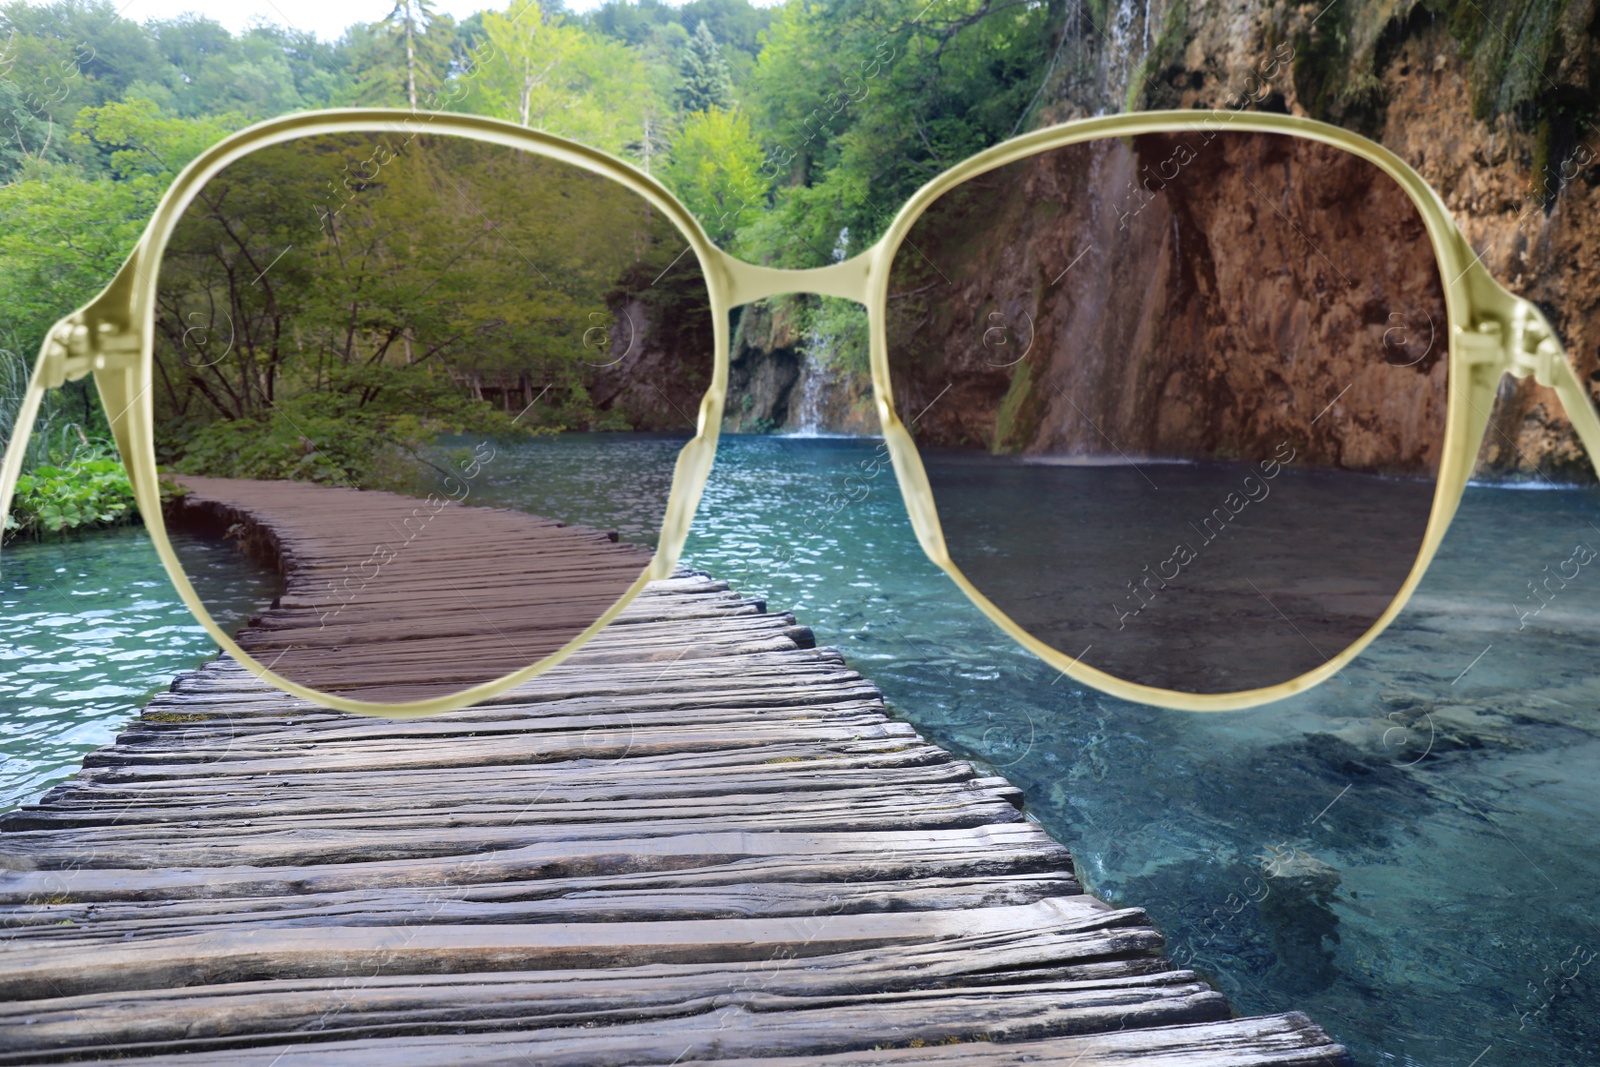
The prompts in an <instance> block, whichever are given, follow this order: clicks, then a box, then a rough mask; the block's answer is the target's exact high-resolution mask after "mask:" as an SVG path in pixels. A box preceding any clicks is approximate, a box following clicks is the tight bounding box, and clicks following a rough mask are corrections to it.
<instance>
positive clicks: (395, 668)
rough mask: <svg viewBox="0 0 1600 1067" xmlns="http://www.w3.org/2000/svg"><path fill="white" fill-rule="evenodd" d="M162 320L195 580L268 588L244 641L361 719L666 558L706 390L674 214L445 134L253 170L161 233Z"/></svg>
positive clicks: (159, 416)
mask: <svg viewBox="0 0 1600 1067" xmlns="http://www.w3.org/2000/svg"><path fill="white" fill-rule="evenodd" d="M158 302H159V307H158V310H157V314H156V347H157V360H156V375H155V393H154V396H155V409H156V425H157V452H158V457H159V459H160V460H161V461H162V462H163V463H166V464H168V465H169V466H170V468H171V469H172V470H173V471H175V472H177V476H176V478H175V482H176V484H177V485H179V486H181V487H182V488H184V489H186V490H187V491H188V492H187V496H183V497H180V498H178V499H176V500H174V501H173V502H172V503H170V504H169V505H168V507H167V523H168V526H169V528H170V529H172V530H173V531H174V532H175V534H176V537H175V544H176V546H177V547H178V550H179V552H180V555H181V556H182V557H183V558H184V560H185V565H186V566H187V567H194V568H200V567H213V568H214V567H219V566H224V567H225V566H237V565H238V562H239V561H238V559H237V558H236V556H235V555H234V554H230V553H219V548H221V547H225V546H226V545H227V543H229V542H231V546H232V547H233V548H237V549H239V550H242V551H243V553H244V555H245V556H246V557H248V558H249V559H250V560H252V561H253V562H254V563H255V564H256V565H260V566H266V567H269V568H272V569H275V570H277V571H279V572H280V573H281V586H282V590H283V592H282V595H281V596H280V597H279V598H278V599H277V600H276V601H274V602H273V603H272V604H271V605H266V604H263V605H262V609H263V610H262V611H261V613H260V614H259V616H257V617H256V618H254V619H251V620H249V622H248V625H247V626H246V627H245V628H244V629H243V630H242V631H241V632H240V634H239V640H240V643H241V645H242V646H243V647H244V648H245V649H246V650H247V651H249V652H250V653H251V654H252V655H254V656H255V657H256V658H257V659H259V660H260V661H261V662H262V663H264V664H266V665H267V666H269V667H270V668H271V669H273V670H274V671H276V672H277V673H279V674H281V675H282V676H284V677H286V678H288V679H290V680H291V681H294V682H298V683H300V684H303V685H307V686H310V687H312V688H315V689H318V690H320V691H324V692H331V693H337V694H341V695H346V696H349V697H353V698H356V699H362V700H369V701H377V702H394V701H409V700H418V699H425V698H429V697H437V696H443V695H448V694H450V693H453V692H457V691H459V690H461V689H464V688H468V687H470V686H473V685H477V684H480V683H482V682H487V681H490V680H492V679H495V678H498V677H501V676H503V675H505V674H507V673H509V672H511V671H515V670H518V669H521V668H523V667H526V666H528V665H530V664H532V663H534V662H536V661H537V660H539V659H541V658H542V657H544V656H545V655H547V654H549V653H550V652H552V651H554V650H556V649H558V648H559V647H561V646H562V645H563V644H565V643H566V642H567V641H568V640H570V639H571V638H572V637H573V636H575V635H576V634H577V633H579V632H580V631H582V630H583V629H584V628H585V627H587V626H589V625H590V624H592V623H593V622H594V620H595V619H597V618H598V617H599V616H600V615H601V614H602V613H603V612H604V611H605V610H606V609H607V608H608V607H610V606H611V604H612V603H614V602H615V601H616V599H617V597H618V596H619V595H621V594H622V593H623V592H624V591H625V590H626V589H627V588H628V586H629V585H630V584H631V583H632V582H633V581H635V580H636V579H637V578H638V576H639V575H640V573H641V572H642V570H643V568H644V566H645V565H646V563H647V562H648V560H649V558H650V556H651V552H652V551H653V549H654V547H655V543H656V539H657V537H658V535H659V532H660V528H661V523H662V519H663V516H664V513H665V509H666V502H667V497H668V493H669V490H670V488H671V483H672V470H673V464H674V463H675V461H676V458H677V453H678V451H679V450H680V449H681V447H682V446H683V443H684V442H685V441H686V440H688V439H689V437H690V436H691V435H692V434H693V432H694V421H693V416H694V413H695V412H696V410H697V409H698V407H699V404H700V399H701V396H702V395H703V393H704V392H705V389H706V388H707V386H708V384H709V382H710V379H711V371H712V358H713V357H712V353H713V347H712V346H713V341H712V326H711V319H710V312H709V301H708V296H707V291H706V287H705V283H704V279H703V275H702V274H701V272H700V269H699V264H698V261H697V259H696V257H695V256H694V255H693V254H692V253H691V252H690V251H689V245H688V242H687V240H686V239H685V238H684V237H683V236H682V234H681V233H680V232H679V231H678V230H677V229H676V228H675V227H674V226H673V224H672V223H671V222H670V221H669V220H668V219H666V218H664V217H663V216H662V214H661V212H660V211H659V210H654V209H652V208H651V206H650V205H649V204H648V203H647V202H646V201H645V200H644V199H643V198H641V197H639V196H638V195H636V194H634V193H632V192H630V191H629V190H628V189H626V188H625V187H623V186H621V185H618V184H616V183H615V182H612V181H610V180H608V179H605V178H602V177H599V176H597V175H594V174H591V173H589V172H587V171H584V170H582V169H580V168H577V167H574V166H571V165H569V164H565V163H562V162H559V161H556V160H552V159H548V158H545V157H542V156H538V155H534V154H531V153H527V152H521V151H517V150H514V149H511V148H506V147H501V146H497V145H491V144H486V143H482V142H478V141H475V140H470V139H466V138H459V137H451V136H441V135H434V134H427V133H422V134H414V133H411V132H409V131H404V130H399V129H397V130H394V131H375V132H371V133H361V134H348V135H337V136H334V135H323V136H311V137H305V138H302V139H299V140H294V141H290V142H288V143H284V144H280V145H277V146H274V147H271V148H267V149H263V150H261V151H257V152H254V153H252V154H250V155H249V156H248V157H246V158H244V159H241V160H239V161H238V162H237V163H235V164H233V165H231V166H230V167H228V168H227V169H226V170H225V171H223V172H222V173H221V174H219V175H218V176H217V177H215V178H214V179H212V180H211V181H210V182H208V183H207V184H206V186H205V187H204V188H203V189H202V190H200V192H199V194H198V195H197V196H196V197H195V198H194V200H193V202H192V203H191V204H190V205H189V206H188V208H187V210H186V212H185V214H184V215H183V217H182V219H181V221H180V222H179V223H178V224H177V226H176V228H175V230H174V231H173V233H172V236H171V238H170V240H169V241H168V244H167V247H166V250H165V254H164V256H163V258H162V261H161V274H160V281H159V295H158ZM219 610H220V609H219ZM219 621H223V620H221V619H220V618H219ZM224 625H227V623H226V622H224Z"/></svg>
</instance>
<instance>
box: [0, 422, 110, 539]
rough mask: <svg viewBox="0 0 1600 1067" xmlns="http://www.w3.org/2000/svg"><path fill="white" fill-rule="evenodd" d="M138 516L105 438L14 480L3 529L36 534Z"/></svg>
mask: <svg viewBox="0 0 1600 1067" xmlns="http://www.w3.org/2000/svg"><path fill="white" fill-rule="evenodd" d="M138 517H139V513H138V510H137V509H136V508H135V507H134V502H133V487H132V486H130V485H129V484H128V475H127V472H126V471H124V470H123V469H122V461H121V460H119V459H118V458H117V456H116V453H115V452H114V451H113V450H112V449H111V447H110V446H109V445H107V444H106V443H105V442H91V443H89V444H87V445H85V446H82V447H80V448H79V449H78V450H77V452H76V453H75V454H74V455H72V456H71V457H70V458H68V459H67V460H66V461H65V462H63V463H62V464H61V465H59V466H57V465H55V464H49V463H46V464H41V465H40V466H37V467H35V468H34V469H33V470H32V471H31V472H30V473H28V474H24V475H23V476H22V477H21V478H19V479H18V480H17V492H16V496H15V497H14V498H13V500H12V503H11V513H10V514H9V515H8V516H6V532H7V533H8V534H11V533H15V534H19V535H21V536H24V537H35V538H37V537H45V536H48V535H51V534H59V533H64V532H67V531H70V530H81V529H91V528H94V527H100V526H118V525H122V524H125V523H130V522H135V521H137V520H138Z"/></svg>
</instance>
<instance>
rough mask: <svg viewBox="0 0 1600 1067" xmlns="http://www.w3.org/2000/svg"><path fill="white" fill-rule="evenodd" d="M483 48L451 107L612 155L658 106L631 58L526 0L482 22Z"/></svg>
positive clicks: (607, 40)
mask: <svg viewBox="0 0 1600 1067" xmlns="http://www.w3.org/2000/svg"><path fill="white" fill-rule="evenodd" d="M482 26H483V34H484V47H482V48H481V49H480V52H479V55H480V57H481V58H480V61H479V62H478V63H477V64H476V65H475V67H474V70H473V76H472V77H471V78H470V79H464V80H463V82H462V84H461V86H460V87H459V88H460V90H461V91H460V93H459V94H458V97H457V99H456V100H455V101H454V102H453V103H452V104H451V105H450V106H451V108H452V110H460V111H470V112H475V113H477V114H480V115H490V116H493V117H495V118H503V119H509V120H511V121H512V122H517V123H521V124H522V125H524V126H530V127H532V128H534V129H537V130H546V131H548V132H550V133H553V134H556V135H558V136H561V137H569V138H571V139H573V140H575V141H583V142H584V143H586V144H590V145H593V146H594V147H596V148H600V149H602V150H604V151H607V152H613V153H620V152H622V151H623V149H624V147H625V146H626V145H628V144H629V143H630V142H634V141H635V140H636V139H637V138H638V137H639V136H640V132H641V131H642V130H643V127H644V119H645V117H646V116H647V115H655V114H660V113H661V112H662V111H663V110H664V108H662V106H661V104H660V102H659V100H658V98H657V95H656V92H655V90H654V87H653V85H652V81H651V77H650V74H649V71H648V70H647V69H646V67H645V65H644V63H643V61H642V60H641V58H640V57H639V55H638V54H637V53H636V52H634V51H633V50H632V49H630V48H628V47H627V46H626V45H623V44H621V43H619V42H617V41H615V40H612V39H610V38H606V37H601V36H597V35H594V34H591V33H589V32H587V31H586V30H584V29H583V28H582V27H581V26H579V25H576V24H568V23H566V22H564V21H562V20H561V19H559V18H554V17H548V16H546V15H545V14H544V13H543V12H542V11H541V10H540V7H539V5H538V4H536V3H533V2H531V0H517V2H515V3H513V4H512V5H511V6H510V7H509V8H507V9H506V11H505V12H504V13H499V14H497V13H495V12H488V13H485V15H484V16H483V21H482Z"/></svg>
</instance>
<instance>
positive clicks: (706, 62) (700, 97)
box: [678, 19, 733, 112]
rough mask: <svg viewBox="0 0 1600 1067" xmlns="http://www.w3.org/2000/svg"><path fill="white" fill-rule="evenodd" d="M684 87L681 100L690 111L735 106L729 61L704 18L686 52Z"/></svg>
mask: <svg viewBox="0 0 1600 1067" xmlns="http://www.w3.org/2000/svg"><path fill="white" fill-rule="evenodd" d="M679 71H680V73H681V74H682V75H683V85H682V87H680V88H679V89H678V100H679V102H680V103H681V104H682V105H683V109H684V110H685V111H689V112H695V111H710V110H712V109H713V108H722V109H723V110H727V109H729V108H731V107H733V76H732V75H731V74H730V73H729V71H728V61H727V60H725V59H723V58H722V49H721V48H719V47H718V46H717V39H716V38H715V37H713V36H712V35H711V27H709V26H707V25H706V22H705V20H704V19H701V20H700V22H699V23H698V24H697V25H696V26H695V28H694V34H693V35H692V36H691V37H690V38H689V47H688V48H687V49H685V50H684V53H683V63H682V64H681V66H680V67H679Z"/></svg>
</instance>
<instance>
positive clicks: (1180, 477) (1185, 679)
mask: <svg viewBox="0 0 1600 1067" xmlns="http://www.w3.org/2000/svg"><path fill="white" fill-rule="evenodd" d="M1299 458H1300V457H1298V456H1297V455H1296V452H1295V449H1294V448H1293V447H1290V446H1288V445H1285V446H1283V448H1282V449H1280V450H1279V451H1278V452H1277V453H1275V454H1274V455H1273V456H1271V457H1269V458H1268V459H1267V460H1265V461H1262V462H1256V463H1242V462H1221V461H1207V462H1201V463H1179V464H1152V465H1145V464H1140V465H1138V466H1133V465H1129V464H1122V465H1118V466H1108V465H1106V464H1096V465H1083V464H1074V465H1068V464H1060V463H1056V464H1041V463H1037V462H1021V461H1017V460H1014V459H1010V458H1007V457H1002V456H991V455H988V454H985V453H982V452H975V451H952V450H938V451H932V450H927V451H925V452H924V460H925V465H926V467H927V470H928V480H929V482H930V484H931V485H932V487H933V492H934V496H935V498H936V499H937V500H938V501H939V520H940V526H941V528H942V529H943V531H944V538H945V544H946V545H947V546H948V547H949V550H950V556H951V558H952V559H953V560H955V562H956V565H957V566H959V567H960V568H961V571H962V573H963V574H965V575H966V576H967V578H969V579H970V580H971V581H972V583H973V584H974V585H976V586H977V587H978V588H979V589H981V590H982V591H983V592H984V594H985V595H986V596H987V597H988V598H989V599H990V600H991V601H992V602H993V603H994V604H995V605H996V606H997V607H999V608H1000V609H1001V610H1002V611H1004V612H1005V613H1006V614H1007V615H1009V616H1010V617H1011V618H1012V619H1014V620H1016V621H1017V622H1018V623H1019V624H1021V625H1022V626H1023V627H1024V628H1025V629H1027V631H1028V632H1029V633H1031V634H1033V635H1034V636H1035V637H1038V638H1039V639H1040V640H1042V641H1044V642H1045V643H1046V644H1048V645H1050V646H1051V647H1052V648H1055V649H1057V650H1058V651H1060V652H1062V653H1064V654H1066V655H1068V656H1071V657H1073V658H1075V659H1080V660H1082V661H1083V662H1085V663H1087V664H1088V665H1089V666H1091V667H1096V668H1099V669H1100V670H1103V671H1106V672H1108V673H1110V674H1113V675H1115V676H1116V677H1118V678H1121V679H1123V680H1125V681H1129V682H1136V683H1138V684H1141V685H1148V686H1155V687H1157V688H1161V689H1171V690H1177V691H1179V692H1184V693H1235V692H1239V691H1241V690H1247V689H1264V688H1268V687H1270V686H1274V685H1280V684H1282V683H1284V682H1287V681H1289V680H1291V679H1293V678H1295V677H1298V676H1299V675H1302V674H1305V673H1306V672H1307V671H1312V670H1315V669H1316V668H1318V667H1320V666H1322V665H1323V664H1324V663H1326V662H1327V661H1328V660H1329V659H1331V658H1332V657H1334V656H1336V655H1338V654H1339V652H1340V651H1342V650H1343V649H1345V648H1348V647H1349V646H1350V645H1352V644H1354V643H1355V642H1356V641H1357V640H1358V639H1359V638H1360V637H1361V635H1362V634H1364V633H1366V632H1367V631H1368V630H1369V629H1371V627H1372V624H1373V623H1375V622H1377V621H1378V618H1379V616H1381V615H1382V614H1383V612H1384V611H1385V609H1387V608H1388V606H1389V604H1390V602H1391V601H1392V600H1393V599H1394V594H1395V592H1396V591H1397V590H1398V589H1400V588H1401V587H1402V586H1403V585H1404V584H1405V580H1406V577H1407V576H1408V575H1409V574H1410V571H1411V566H1412V562H1413V561H1414V560H1415V559H1416V555H1417V551H1418V549H1419V548H1420V546H1421V544H1422V535H1423V533H1424V531H1426V530H1427V528H1428V513H1429V510H1430V508H1431V507H1432V504H1433V492H1434V485H1433V480H1432V479H1419V478H1390V477H1380V476H1377V475H1372V474H1360V473H1353V472H1346V471H1337V472H1335V471H1328V470H1315V469H1309V470H1308V469H1301V467H1303V464H1301V465H1298V466H1296V465H1294V464H1296V461H1297V460H1298V459H1299ZM1019 505H1022V506H1019Z"/></svg>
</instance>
